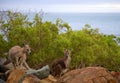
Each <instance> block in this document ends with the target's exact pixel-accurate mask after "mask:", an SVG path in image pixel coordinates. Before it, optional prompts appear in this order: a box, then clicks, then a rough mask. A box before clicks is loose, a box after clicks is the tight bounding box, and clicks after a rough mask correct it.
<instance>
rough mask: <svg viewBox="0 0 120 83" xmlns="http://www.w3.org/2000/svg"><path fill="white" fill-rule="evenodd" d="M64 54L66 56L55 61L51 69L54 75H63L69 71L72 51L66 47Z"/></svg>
mask: <svg viewBox="0 0 120 83" xmlns="http://www.w3.org/2000/svg"><path fill="white" fill-rule="evenodd" d="M64 54H65V57H64V58H61V59H59V60H57V61H56V62H54V63H53V65H52V71H51V72H52V75H53V76H61V75H62V74H64V73H66V72H67V71H68V69H69V65H70V62H71V56H70V51H69V50H67V49H66V50H65V52H64Z"/></svg>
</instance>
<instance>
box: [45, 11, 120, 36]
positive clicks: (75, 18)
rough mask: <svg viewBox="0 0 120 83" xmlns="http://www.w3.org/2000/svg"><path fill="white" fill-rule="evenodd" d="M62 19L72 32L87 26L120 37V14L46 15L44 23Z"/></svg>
mask: <svg viewBox="0 0 120 83" xmlns="http://www.w3.org/2000/svg"><path fill="white" fill-rule="evenodd" d="M57 18H60V19H62V20H63V21H64V22H67V23H68V24H69V25H70V26H71V27H72V30H81V29H82V28H83V27H84V25H85V24H89V25H91V27H92V28H99V32H100V33H103V34H108V35H110V34H114V35H116V36H120V13H44V14H43V21H52V22H54V23H55V21H56V19H57Z"/></svg>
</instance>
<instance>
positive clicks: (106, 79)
mask: <svg viewBox="0 0 120 83" xmlns="http://www.w3.org/2000/svg"><path fill="white" fill-rule="evenodd" d="M56 83H118V81H117V80H116V79H115V78H114V77H113V76H112V74H111V73H110V72H109V71H108V70H107V69H105V68H103V67H87V68H83V69H76V70H72V71H70V72H68V73H66V74H65V75H63V76H62V77H61V78H60V79H59V80H58V81H57V82H56Z"/></svg>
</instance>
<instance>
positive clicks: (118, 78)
mask: <svg viewBox="0 0 120 83" xmlns="http://www.w3.org/2000/svg"><path fill="white" fill-rule="evenodd" d="M111 74H112V75H113V77H115V78H116V79H117V80H118V83H120V72H115V71H112V72H111Z"/></svg>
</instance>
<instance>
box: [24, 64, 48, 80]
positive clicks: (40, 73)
mask: <svg viewBox="0 0 120 83" xmlns="http://www.w3.org/2000/svg"><path fill="white" fill-rule="evenodd" d="M29 74H34V75H35V76H37V77H38V78H40V79H43V78H46V77H48V75H49V74H50V68H49V66H48V65H46V66H44V67H42V68H41V69H38V70H28V71H27V73H26V75H29Z"/></svg>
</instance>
